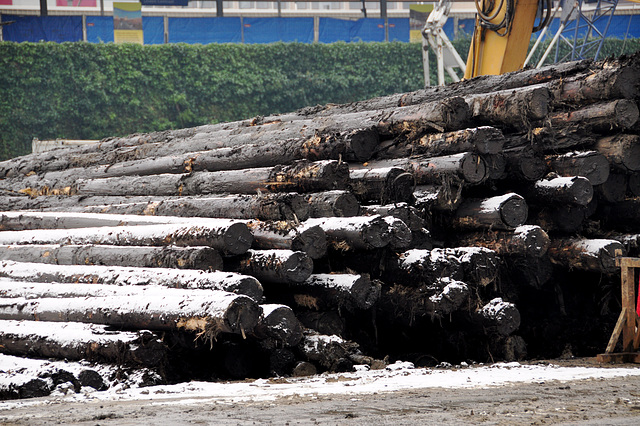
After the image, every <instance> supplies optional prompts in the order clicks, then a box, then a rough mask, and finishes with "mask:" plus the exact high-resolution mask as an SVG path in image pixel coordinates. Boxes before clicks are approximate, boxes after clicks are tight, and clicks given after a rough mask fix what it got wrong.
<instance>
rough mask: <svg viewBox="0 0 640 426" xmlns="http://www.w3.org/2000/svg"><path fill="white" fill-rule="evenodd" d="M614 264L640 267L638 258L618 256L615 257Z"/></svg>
mask: <svg viewBox="0 0 640 426" xmlns="http://www.w3.org/2000/svg"><path fill="white" fill-rule="evenodd" d="M616 266H620V267H627V268H640V258H638V257H619V258H617V259H616Z"/></svg>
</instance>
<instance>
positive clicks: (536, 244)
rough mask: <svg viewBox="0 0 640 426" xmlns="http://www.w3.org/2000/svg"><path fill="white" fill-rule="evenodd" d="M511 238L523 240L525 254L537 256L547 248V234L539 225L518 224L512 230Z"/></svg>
mask: <svg viewBox="0 0 640 426" xmlns="http://www.w3.org/2000/svg"><path fill="white" fill-rule="evenodd" d="M513 238H514V239H515V240H522V241H523V242H524V246H525V252H524V253H523V254H524V255H525V256H528V257H533V258H539V257H542V256H544V255H545V254H546V253H547V250H549V244H550V239H549V235H548V234H547V233H546V232H545V231H544V229H542V228H541V227H539V226H536V225H524V226H519V227H517V228H516V229H515V230H514V231H513Z"/></svg>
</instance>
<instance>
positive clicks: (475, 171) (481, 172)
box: [460, 154, 488, 184]
mask: <svg viewBox="0 0 640 426" xmlns="http://www.w3.org/2000/svg"><path fill="white" fill-rule="evenodd" d="M460 170H461V173H462V178H463V179H464V180H465V181H466V182H469V183H474V184H475V183H480V182H482V181H484V180H485V179H487V177H488V170H487V163H485V161H484V160H483V159H482V157H480V156H479V155H477V154H469V155H466V156H465V157H464V158H463V159H462V165H461V167H460Z"/></svg>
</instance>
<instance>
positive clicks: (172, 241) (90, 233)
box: [0, 219, 253, 254]
mask: <svg viewBox="0 0 640 426" xmlns="http://www.w3.org/2000/svg"><path fill="white" fill-rule="evenodd" d="M252 240H253V237H252V235H251V231H249V228H248V227H247V225H246V224H245V223H242V222H239V221H237V220H228V219H217V220H216V219H207V222H206V224H201V225H196V224H159V225H141V226H113V227H97V228H80V229H73V230H69V229H49V230H34V231H5V232H0V244H6V245H9V244H11V245H13V244H64V245H67V244H100V245H104V244H106V245H118V246H144V245H148V246H168V245H176V246H180V247H185V246H208V247H213V248H215V249H217V250H218V251H220V252H221V253H225V254H242V253H244V252H246V251H247V250H248V249H249V247H251V242H252Z"/></svg>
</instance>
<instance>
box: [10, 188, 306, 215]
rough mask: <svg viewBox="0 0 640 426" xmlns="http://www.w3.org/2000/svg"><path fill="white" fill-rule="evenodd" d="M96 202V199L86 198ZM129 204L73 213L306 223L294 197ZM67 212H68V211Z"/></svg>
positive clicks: (106, 201) (299, 200) (301, 205)
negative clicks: (302, 221)
mask: <svg viewBox="0 0 640 426" xmlns="http://www.w3.org/2000/svg"><path fill="white" fill-rule="evenodd" d="M89 198H92V199H95V201H93V202H98V201H99V200H98V199H97V198H99V197H89ZM132 198H134V199H133V200H131V202H128V201H127V200H125V201H118V200H117V199H116V200H113V201H115V202H119V204H116V203H115V202H111V197H105V199H104V200H102V201H101V202H102V204H96V205H89V206H86V207H81V208H79V209H78V208H77V207H76V209H73V210H76V211H77V210H82V211H85V212H94V213H116V214H137V215H149V216H181V217H208V218H227V219H258V220H296V219H297V220H307V218H308V217H309V205H308V204H307V203H306V202H305V200H304V198H303V197H302V196H301V195H300V194H297V193H275V194H260V195H241V194H236V195H226V196H218V197H179V198H158V197H155V198H154V199H151V200H149V201H139V202H136V201H135V197H132ZM0 205H2V203H1V201H0ZM70 211H71V209H70Z"/></svg>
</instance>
